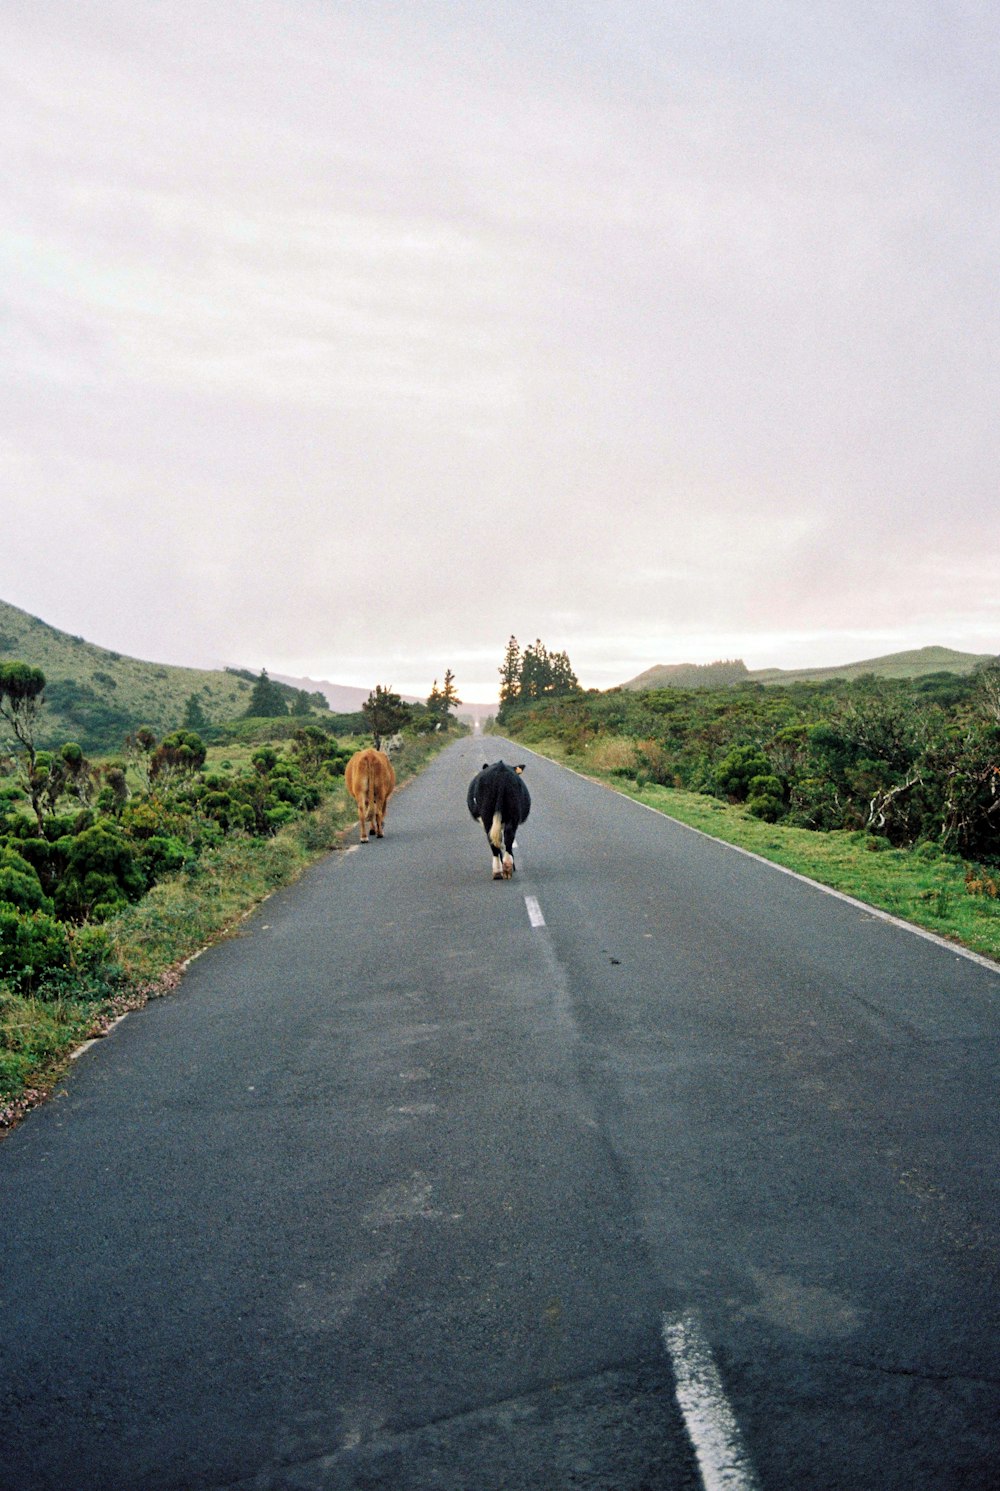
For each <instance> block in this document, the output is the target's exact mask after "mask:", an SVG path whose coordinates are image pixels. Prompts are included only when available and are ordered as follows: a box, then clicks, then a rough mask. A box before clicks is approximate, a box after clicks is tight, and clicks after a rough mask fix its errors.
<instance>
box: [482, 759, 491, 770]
mask: <svg viewBox="0 0 1000 1491" xmlns="http://www.w3.org/2000/svg"><path fill="white" fill-rule="evenodd" d="M489 769H490V763H489V762H488V761H484V762H483V771H489Z"/></svg>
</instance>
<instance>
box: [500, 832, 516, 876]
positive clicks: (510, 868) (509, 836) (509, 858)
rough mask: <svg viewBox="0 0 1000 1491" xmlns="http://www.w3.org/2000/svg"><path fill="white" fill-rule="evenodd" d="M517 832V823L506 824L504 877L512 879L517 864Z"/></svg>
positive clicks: (504, 834)
mask: <svg viewBox="0 0 1000 1491" xmlns="http://www.w3.org/2000/svg"><path fill="white" fill-rule="evenodd" d="M516 833H517V824H516V823H508V824H505V825H504V831H503V847H504V854H503V878H504V879H505V880H510V879H511V878H512V877H513V874H514V871H515V869H516V868H517V866H516V865H515V864H514V855H513V852H512V851H513V848H514V835H515V834H516Z"/></svg>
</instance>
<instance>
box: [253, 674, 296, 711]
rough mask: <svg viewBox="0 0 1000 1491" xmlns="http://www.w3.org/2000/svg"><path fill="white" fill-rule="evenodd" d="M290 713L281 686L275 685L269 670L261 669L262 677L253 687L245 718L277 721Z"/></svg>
mask: <svg viewBox="0 0 1000 1491" xmlns="http://www.w3.org/2000/svg"><path fill="white" fill-rule="evenodd" d="M287 713H288V705H287V704H286V703H285V696H284V693H283V692H282V689H281V685H280V684H277V683H273V682H272V681H271V679H270V678H268V676H267V669H266V668H261V670H260V677H259V678H258V679H257V682H256V683H255V684H254V686H253V693H252V694H251V695H250V703H249V704H248V705H247V707H246V713H245V716H244V718H245V719H248V720H276V719H281V718H282V717H283V716H284V715H286V714H287Z"/></svg>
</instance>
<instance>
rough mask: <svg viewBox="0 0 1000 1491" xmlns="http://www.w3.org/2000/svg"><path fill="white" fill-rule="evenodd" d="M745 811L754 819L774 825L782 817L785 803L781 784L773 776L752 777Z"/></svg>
mask: <svg viewBox="0 0 1000 1491" xmlns="http://www.w3.org/2000/svg"><path fill="white" fill-rule="evenodd" d="M747 810H748V811H749V812H750V813H752V814H753V816H754V817H755V818H762V819H764V821H765V822H767V823H776V822H777V820H778V819H779V818H781V817H783V816H784V812H785V801H784V794H783V792H782V788H781V783H780V781H779V780H778V778H777V777H774V776H759V777H753V778H751V781H750V788H749V792H748V795H747Z"/></svg>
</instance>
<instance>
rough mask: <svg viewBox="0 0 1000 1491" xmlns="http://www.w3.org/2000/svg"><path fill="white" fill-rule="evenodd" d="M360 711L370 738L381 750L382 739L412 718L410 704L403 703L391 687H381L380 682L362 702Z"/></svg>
mask: <svg viewBox="0 0 1000 1491" xmlns="http://www.w3.org/2000/svg"><path fill="white" fill-rule="evenodd" d="M361 713H362V714H363V715H364V717H365V723H366V724H367V726H368V728H369V730H370V731H371V733H372V740H373V741H374V743H375V749H376V750H377V751H378V750H381V748H382V742H383V740H386V739H387V738H388V737H389V736H390V735H395V734H396V732H397V731H398V730H402V729H403V727H404V726H405V725H408V724H409V723H410V721H411V720H412V718H413V711H412V709H411V708H410V706H409V705H408V704H404V703H403V701H402V699H401V698H400V697H399V695H398V694H394V693H393V691H392V689H386V688H383V687H382V685H381V684H380V683H377V684H376V685H375V687H374V689H373V690H372V692H371V693H370V694H369V695H368V698H367V699H366V700H365V702H364V703H363V704H362V706H361Z"/></svg>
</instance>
